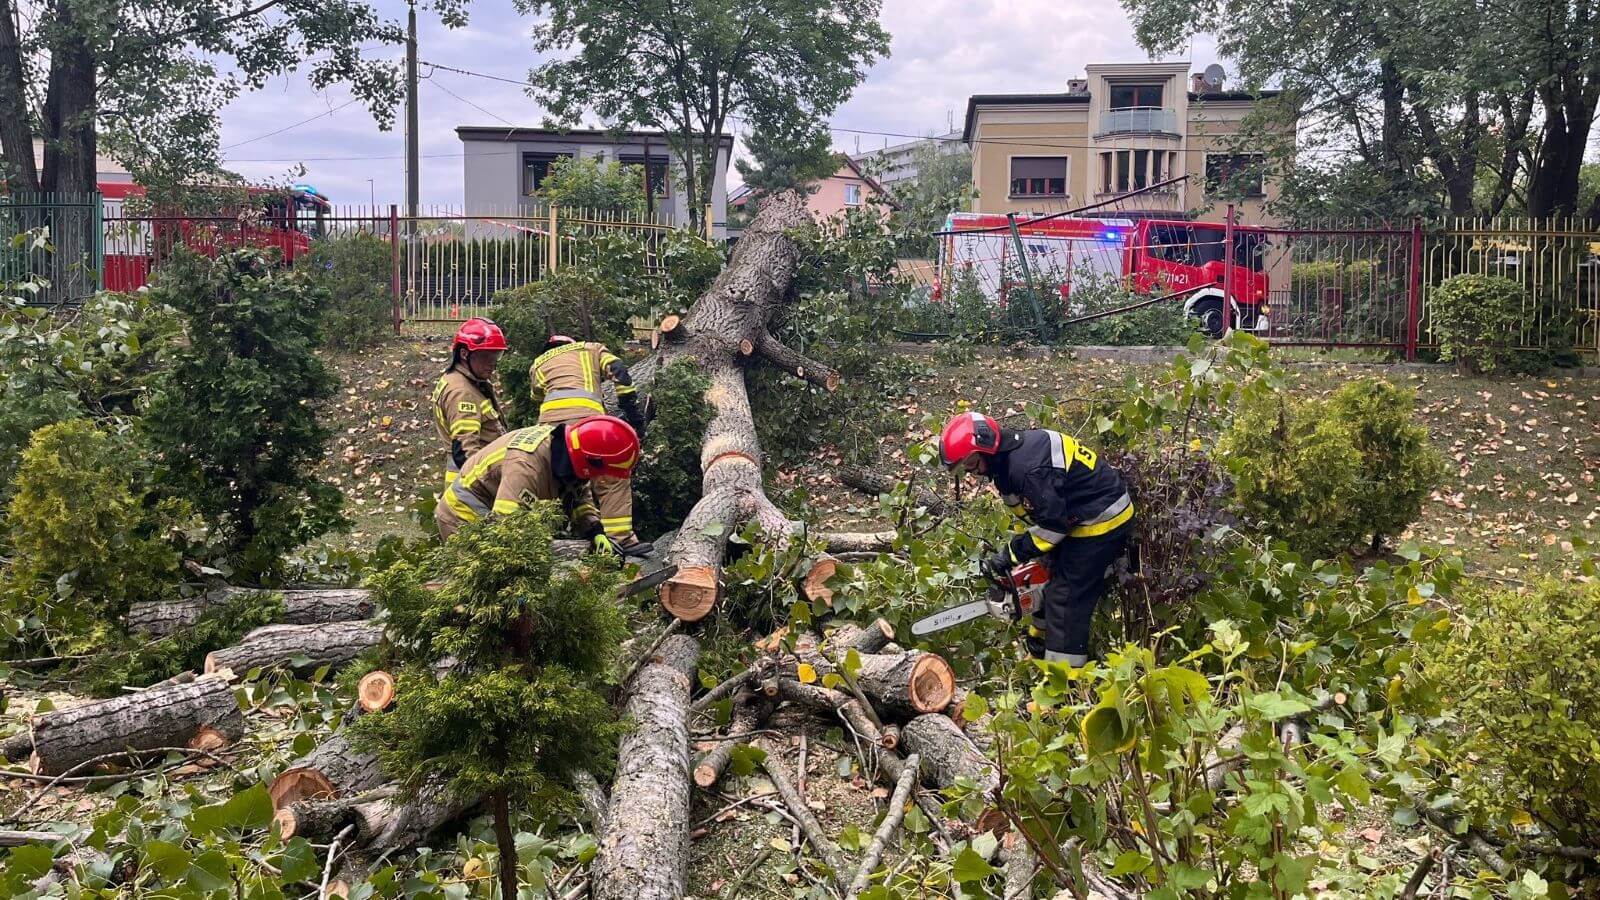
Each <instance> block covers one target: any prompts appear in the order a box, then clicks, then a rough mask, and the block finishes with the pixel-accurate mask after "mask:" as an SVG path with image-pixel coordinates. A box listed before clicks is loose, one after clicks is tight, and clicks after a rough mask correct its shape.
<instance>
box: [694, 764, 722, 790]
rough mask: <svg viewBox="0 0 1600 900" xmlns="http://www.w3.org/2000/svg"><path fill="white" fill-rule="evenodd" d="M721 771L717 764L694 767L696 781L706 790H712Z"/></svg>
mask: <svg viewBox="0 0 1600 900" xmlns="http://www.w3.org/2000/svg"><path fill="white" fill-rule="evenodd" d="M718 775H719V773H718V772H717V769H716V767H715V766H709V765H699V766H695V767H694V783H695V784H696V785H698V786H699V787H701V788H702V789H705V790H710V789H711V788H712V786H714V785H715V784H716V783H717V780H718Z"/></svg>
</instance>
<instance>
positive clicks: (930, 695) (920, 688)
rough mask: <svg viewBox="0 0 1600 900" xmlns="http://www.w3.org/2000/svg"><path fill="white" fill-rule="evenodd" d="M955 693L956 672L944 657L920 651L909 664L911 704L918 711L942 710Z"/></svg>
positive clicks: (932, 711)
mask: <svg viewBox="0 0 1600 900" xmlns="http://www.w3.org/2000/svg"><path fill="white" fill-rule="evenodd" d="M955 694H956V673H955V670H954V669H952V668H950V664H949V663H948V662H945V660H944V657H942V656H938V655H937V654H933V653H922V654H919V655H918V656H917V661H916V663H914V664H913V665H912V666H911V685H910V696H911V705H912V707H913V708H915V709H916V710H918V711H919V712H925V713H934V712H943V711H944V710H945V708H947V707H948V706H949V705H950V701H951V700H952V699H954V698H955Z"/></svg>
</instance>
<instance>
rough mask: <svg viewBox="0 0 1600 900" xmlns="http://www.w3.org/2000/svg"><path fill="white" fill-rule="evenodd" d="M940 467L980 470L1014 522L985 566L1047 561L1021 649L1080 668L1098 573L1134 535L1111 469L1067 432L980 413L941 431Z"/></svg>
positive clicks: (1102, 585)
mask: <svg viewBox="0 0 1600 900" xmlns="http://www.w3.org/2000/svg"><path fill="white" fill-rule="evenodd" d="M939 456H940V458H941V460H942V461H943V462H944V464H945V465H946V466H949V467H951V468H957V467H959V468H960V469H961V470H962V471H966V472H975V473H977V474H979V475H984V476H986V477H988V478H989V479H990V480H991V481H993V482H994V486H995V488H996V489H998V490H999V492H1000V498H1001V500H1003V501H1004V502H1005V504H1006V506H1007V507H1009V508H1010V509H1011V512H1012V514H1014V515H1015V516H1016V517H1017V518H1018V519H1019V520H1021V524H1022V526H1023V530H1022V531H1020V532H1019V533H1017V534H1016V535H1014V536H1013V537H1012V538H1011V540H1010V541H1009V542H1008V543H1007V545H1006V546H1005V547H1004V548H1002V549H1001V550H1000V551H998V552H997V553H995V554H994V555H993V556H992V557H991V558H990V559H988V560H987V561H986V562H987V563H988V565H989V567H990V568H991V570H992V571H996V572H1009V571H1010V570H1011V569H1012V568H1014V567H1015V566H1017V565H1020V564H1021V563H1024V562H1027V561H1028V560H1030V559H1035V558H1037V557H1040V556H1044V557H1045V558H1046V565H1047V566H1048V567H1049V569H1050V581H1049V583H1048V584H1047V585H1046V586H1045V589H1044V601H1043V602H1042V603H1041V604H1040V608H1038V609H1035V610H1034V611H1033V621H1032V623H1031V624H1030V625H1029V628H1028V638H1027V646H1028V652H1029V653H1030V654H1032V655H1033V656H1034V657H1035V658H1037V659H1046V660H1055V661H1061V662H1066V663H1068V664H1070V665H1072V666H1081V665H1083V664H1085V663H1086V662H1088V661H1089V624H1090V621H1091V620H1092V619H1093V618H1094V608H1095V606H1096V604H1098V603H1099V602H1100V598H1101V597H1102V596H1104V595H1105V592H1106V570H1107V569H1109V568H1110V566H1111V564H1112V563H1114V562H1116V560H1117V557H1119V556H1121V555H1122V551H1123V549H1124V548H1125V547H1126V546H1127V543H1128V536H1129V535H1130V534H1131V533H1132V532H1133V499H1132V498H1131V497H1130V496H1129V495H1128V491H1127V488H1126V487H1125V486H1124V484H1123V482H1122V475H1121V473H1119V472H1118V471H1117V470H1116V469H1115V468H1113V467H1112V466H1110V465H1106V464H1103V463H1101V462H1100V460H1099V459H1098V457H1097V456H1096V454H1095V452H1094V451H1093V450H1091V449H1089V448H1088V447H1085V446H1083V445H1082V444H1079V443H1078V442H1077V441H1076V440H1074V439H1073V438H1071V437H1069V436H1067V435H1064V434H1061V433H1060V432H1056V431H1049V430H1047V429H1043V428H1030V429H1026V430H1021V431H1018V430H1014V429H1010V428H1001V427H1000V424H999V423H998V422H996V421H995V420H994V419H992V418H990V417H988V416H986V415H983V414H981V413H975V412H968V413H962V414H961V415H958V416H956V417H954V418H952V419H951V420H950V421H949V422H948V423H947V424H946V425H945V427H944V433H943V435H941V436H940V439H939Z"/></svg>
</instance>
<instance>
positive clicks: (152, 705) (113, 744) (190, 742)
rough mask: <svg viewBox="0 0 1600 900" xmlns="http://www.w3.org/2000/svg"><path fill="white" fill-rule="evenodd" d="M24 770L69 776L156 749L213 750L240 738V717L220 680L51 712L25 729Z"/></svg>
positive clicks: (208, 679) (217, 677) (223, 680)
mask: <svg viewBox="0 0 1600 900" xmlns="http://www.w3.org/2000/svg"><path fill="white" fill-rule="evenodd" d="M29 729H30V731H31V732H32V737H33V751H32V755H31V756H30V757H29V759H28V768H29V769H31V770H32V771H34V772H35V773H37V774H41V775H70V774H72V773H73V772H76V771H78V770H79V769H81V768H82V767H83V766H84V765H85V764H86V763H87V762H92V761H93V760H104V759H116V758H119V757H121V756H125V755H126V754H127V752H128V751H135V752H137V751H145V752H155V751H156V750H157V749H159V748H170V747H174V746H177V747H178V748H179V749H212V748H215V747H218V746H221V745H223V744H226V743H228V742H230V741H234V740H237V739H239V738H240V737H241V736H243V734H244V717H243V716H242V715H241V714H240V712H239V705H238V703H237V702H236V701H235V700H234V696H233V688H232V687H230V686H229V684H228V679H227V678H225V677H222V676H220V675H214V676H211V677H203V678H198V679H196V680H195V681H194V682H192V683H189V684H173V685H170V686H168V687H164V688H161V689H160V690H150V691H140V692H139V693H137V694H126V695H123V696H121V697H111V698H108V699H105V700H96V701H92V702H89V703H83V704H80V705H78V706H71V707H67V708H64V709H57V710H51V711H50V712H46V713H40V714H36V715H34V716H33V719H32V721H31V723H30V725H29Z"/></svg>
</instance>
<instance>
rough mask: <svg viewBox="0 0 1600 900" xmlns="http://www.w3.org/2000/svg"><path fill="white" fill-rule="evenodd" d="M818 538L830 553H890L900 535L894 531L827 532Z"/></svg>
mask: <svg viewBox="0 0 1600 900" xmlns="http://www.w3.org/2000/svg"><path fill="white" fill-rule="evenodd" d="M818 537H819V538H821V539H822V543H823V547H824V548H825V549H827V551H828V552H829V553H888V552H889V551H890V550H893V549H894V542H895V538H897V537H899V535H898V534H896V533H895V532H893V531H825V532H823V533H821V534H819V535H818Z"/></svg>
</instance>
